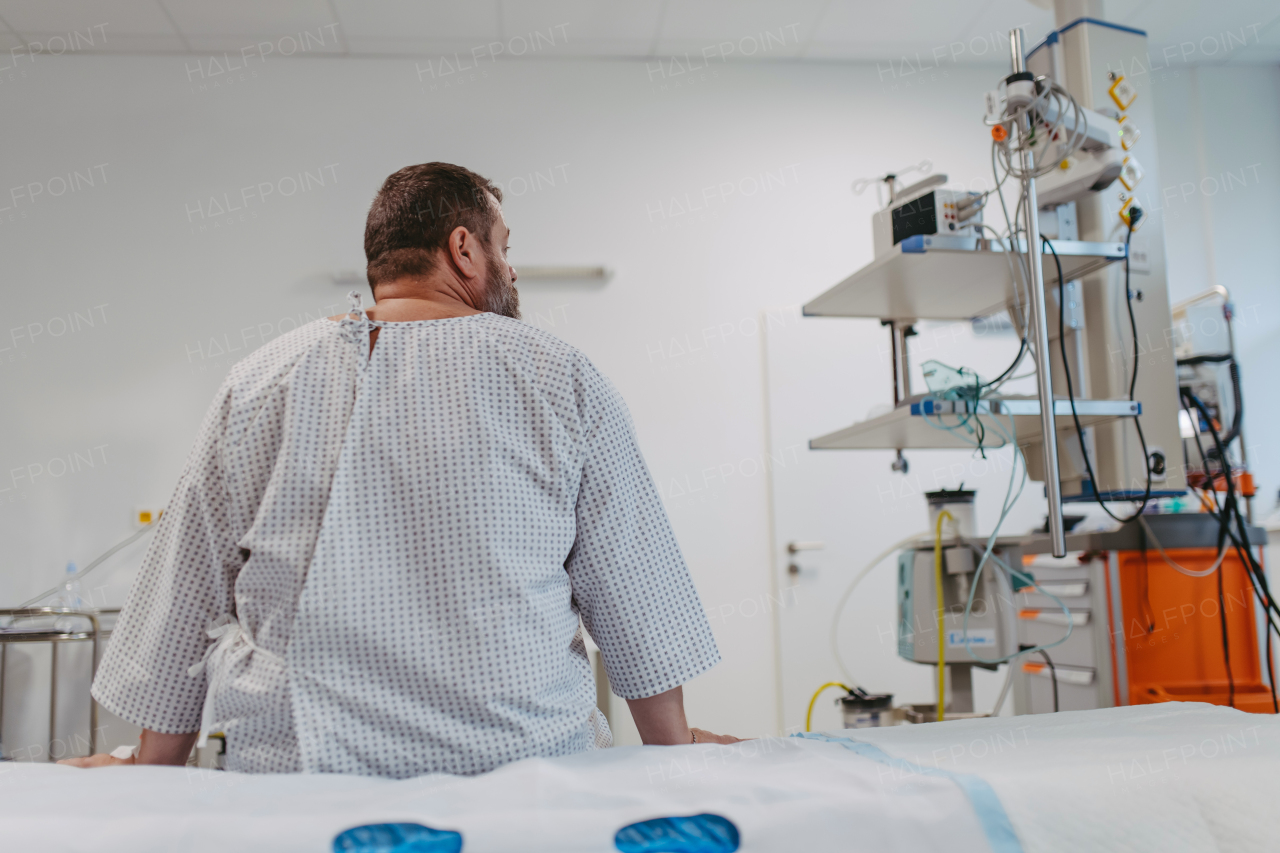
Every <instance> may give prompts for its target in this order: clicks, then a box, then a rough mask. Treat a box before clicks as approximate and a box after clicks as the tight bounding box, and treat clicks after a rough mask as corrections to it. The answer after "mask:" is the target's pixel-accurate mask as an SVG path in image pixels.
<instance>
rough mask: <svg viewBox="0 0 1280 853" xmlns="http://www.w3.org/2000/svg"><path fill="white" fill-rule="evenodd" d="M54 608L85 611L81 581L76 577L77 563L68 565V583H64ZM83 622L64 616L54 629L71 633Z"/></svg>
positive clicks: (55, 623)
mask: <svg viewBox="0 0 1280 853" xmlns="http://www.w3.org/2000/svg"><path fill="white" fill-rule="evenodd" d="M53 606H54V607H65V608H67V609H68V610H82V609H84V601H83V599H81V598H80V580H79V578H77V577H76V564H75V563H67V576H66V581H65V582H64V583H63V585H62V591H61V592H60V593H58V598H57V600H55V601H54V604H53ZM81 621H83V620H80V619H75V618H73V617H70V616H64V617H62V618H61V619H58V620H57V621H55V622H54V627H55V628H57V629H58V630H59V631H71V630H73V629H74V628H75V627H76V626H77V624H78V623H79V622H81Z"/></svg>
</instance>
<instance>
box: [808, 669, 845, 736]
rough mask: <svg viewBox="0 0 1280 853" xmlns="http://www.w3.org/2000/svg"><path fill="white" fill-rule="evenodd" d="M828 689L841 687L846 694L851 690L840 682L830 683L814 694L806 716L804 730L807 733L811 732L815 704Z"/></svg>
mask: <svg viewBox="0 0 1280 853" xmlns="http://www.w3.org/2000/svg"><path fill="white" fill-rule="evenodd" d="M828 687H839V688H841V689H843V690H844V691H845V692H846V693H847V692H849V688H848V687H845V685H843V684H841V683H840V682H838V681H828V682H827V683H826V684H824V685H822V686H821V687H819V688H818V689H817V690H816V691H815V692H814V694H813V698H812V699H810V700H809V710H808V712H807V713H806V714H805V715H804V730H805V731H806V732H807V731H809V723H811V722H812V721H813V705H814V703H815V702H817V701H818V697H819V696H821V695H822V691H824V690H826V689H827V688H828Z"/></svg>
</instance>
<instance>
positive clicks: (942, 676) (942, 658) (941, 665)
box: [805, 509, 955, 731]
mask: <svg viewBox="0 0 1280 853" xmlns="http://www.w3.org/2000/svg"><path fill="white" fill-rule="evenodd" d="M944 519H945V520H947V521H955V518H954V517H953V516H952V515H951V513H949V512H947V511H946V510H945V509H944V510H943V511H942V512H940V513H938V529H937V531H936V532H935V533H934V537H933V588H934V591H935V595H936V598H937V604H938V722H942V706H943V704H944V700H945V699H946V689H947V636H946V633H945V629H946V613H947V611H946V603H945V601H944V600H943V596H942V522H943V520H944ZM813 698H815V699H817V698H818V697H817V696H816V695H815V696H814V697H813ZM809 707H810V709H812V708H813V705H812V703H810V705H809ZM805 731H809V728H808V726H806V727H805Z"/></svg>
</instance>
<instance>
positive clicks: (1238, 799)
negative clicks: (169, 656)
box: [0, 703, 1280, 853]
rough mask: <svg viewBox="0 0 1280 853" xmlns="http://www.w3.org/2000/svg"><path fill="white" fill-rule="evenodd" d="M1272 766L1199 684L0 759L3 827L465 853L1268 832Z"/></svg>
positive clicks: (78, 843)
mask: <svg viewBox="0 0 1280 853" xmlns="http://www.w3.org/2000/svg"><path fill="white" fill-rule="evenodd" d="M1278 770H1280V719H1276V718H1274V717H1271V716H1261V715H1252V714H1245V713H1242V712H1239V711H1234V710H1231V709H1227V708H1222V707H1219V706H1211V705H1203V704H1195V703H1165V704H1159V705H1145V706H1128V707H1119V708H1106V709H1100V710H1092V711H1080V712H1068V713H1061V714H1053V715H1047V714H1046V715H1039V716H1022V717H1003V718H988V719H970V720H957V721H954V722H944V723H937V724H929V725H917V726H898V727H892V728H880V729H857V730H852V729H851V730H842V731H833V732H827V733H825V734H815V735H807V734H806V735H798V736H794V737H788V738H765V739H759V740H753V741H747V742H743V743H740V744H735V745H732V746H719V745H714V744H702V745H691V746H684V747H621V748H615V749H605V750H599V751H595V752H591V753H585V754H581V755H576V756H572V757H568V758H558V759H528V760H525V761H520V762H516V763H514V764H511V765H508V766H506V767H503V768H501V769H499V770H496V771H494V772H491V773H488V774H485V775H482V776H476V777H466V778H463V777H452V776H445V775H436V776H426V777H421V778H417V779H412V780H406V781H391V780H384V779H372V778H361V777H349V776H337V775H310V776H308V775H291V776H249V775H242V774H237V773H229V772H220V771H210V770H200V769H188V768H170V767H116V768H106V769H99V770H77V769H73V768H69V767H63V766H58V765H47V764H19V763H13V762H9V763H5V764H0V839H2V843H0V847H3V849H5V850H12V851H19V850H24V851H25V850H40V851H54V850H57V851H93V853H116V851H120V853H124V851H129V853H142V851H172V850H182V851H192V853H195V851H217V853H225V851H228V850H236V851H258V850H263V851H266V850H270V851H274V852H275V853H283V851H328V850H333V849H335V847H334V840H335V838H337V837H338V836H339V835H340V834H342V833H344V832H345V831H348V830H351V829H352V828H354V827H361V826H369V825H380V824H419V825H422V826H425V827H429V828H432V829H436V830H442V831H446V834H449V835H451V836H452V834H453V833H457V834H459V835H460V839H457V836H453V837H454V838H455V839H457V840H460V841H461V849H462V850H464V851H467V853H480V852H481V851H522V852H523V851H541V850H547V851H557V853H569V851H609V850H616V849H626V850H644V849H648V850H651V851H657V850H681V851H690V853H693V851H699V850H706V851H716V850H730V849H734V846H735V845H736V849H740V850H742V851H810V850H822V851H825V850H833V851H835V850H838V851H868V853H871V852H872V851H875V853H880V851H916V850H939V851H942V850H945V851H948V853H966V851H975V853H976V852H977V851H984V853H985V851H996V853H1016V851H1027V853H1039V851H1073V853H1074V851H1083V850H1088V851H1111V850H1115V851H1120V850H1124V851H1161V853H1165V851H1171V850H1178V851H1211V850H1212V851H1264V850H1275V849H1277V844H1278V842H1277V839H1280V809H1277V808H1276V800H1277V797H1278V796H1280V782H1278V781H1277V771H1278ZM693 815H712V816H718V817H719V818H723V819H724V820H723V821H722V823H721V825H722V826H731V829H732V833H731V835H732V838H728V839H727V840H726V836H725V835H724V834H723V833H721V834H720V835H719V836H716V835H715V833H714V832H712V833H709V834H706V835H705V836H704V839H703V840H704V841H705V842H706V843H707V844H711V845H712V846H705V845H704V846H702V847H699V846H697V845H696V844H695V845H693V846H690V844H689V843H688V838H687V836H686V841H685V842H681V843H680V844H677V843H675V842H674V841H672V840H671V839H673V838H674V837H675V835H677V834H678V833H677V832H674V831H673V832H670V833H668V834H667V836H665V837H666V838H667V839H668V842H667V843H666V844H665V846H664V845H662V844H659V845H657V846H651V847H648V848H645V847H643V846H636V844H635V838H636V837H637V836H635V835H634V834H633V835H632V836H631V837H630V840H629V841H628V840H627V839H624V838H623V837H622V836H619V834H618V833H619V830H620V829H621V828H623V827H626V826H629V825H634V824H637V823H640V822H645V821H651V820H653V819H657V818H664V817H687V816H693ZM693 834H695V835H696V834H697V833H696V831H695V832H694V833H693ZM657 835H658V836H662V833H657ZM345 837H346V838H348V839H350V838H351V837H352V836H350V835H348V836H345ZM624 841H625V842H626V843H623V842H624ZM717 843H718V844H719V845H720V846H719V847H717V846H714V845H715V844H717ZM681 844H683V845H684V846H681ZM628 845H630V846H628ZM347 849H358V848H355V847H348V848H347ZM384 849H387V848H384ZM406 849H407V848H406ZM413 849H418V850H429V849H437V848H432V847H429V846H424V847H420V848H413ZM439 849H448V848H444V847H442V848H439ZM453 849H457V847H456V846H455V847H454V848H453Z"/></svg>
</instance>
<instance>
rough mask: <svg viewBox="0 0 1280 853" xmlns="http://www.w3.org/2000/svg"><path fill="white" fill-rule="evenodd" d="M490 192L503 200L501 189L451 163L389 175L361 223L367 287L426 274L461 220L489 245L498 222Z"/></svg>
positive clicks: (462, 224) (425, 164)
mask: <svg viewBox="0 0 1280 853" xmlns="http://www.w3.org/2000/svg"><path fill="white" fill-rule="evenodd" d="M489 196H493V198H494V199H497V201H499V202H501V201H502V189H501V188H500V187H498V186H497V185H496V184H494V183H493V182H492V181H490V180H488V179H487V178H483V177H481V176H480V175H477V174H476V173H475V172H472V171H470V170H469V169H464V168H462V167H461V166H455V165H453V164H452V163H422V164H420V165H417V166H406V167H405V168H403V169H401V170H400V171H398V172H396V173H395V174H393V175H392V176H391V177H389V178H387V180H386V181H385V182H383V184H382V189H380V190H378V195H377V197H376V198H374V200H373V206H372V207H370V208H369V218H368V220H367V221H366V222H365V226H364V255H365V258H366V259H367V260H368V264H369V266H368V273H367V274H368V277H369V286H370V287H376V286H377V285H378V284H380V283H381V282H385V281H394V280H395V279H397V278H403V277H407V276H424V275H427V274H428V273H430V272H431V271H432V269H434V268H435V265H436V251H437V250H438V249H443V248H445V247H446V245H447V244H448V240H449V235H450V234H451V233H452V232H453V230H454V229H455V228H457V227H458V226H459V225H461V226H463V227H464V228H466V229H467V230H468V231H470V232H471V233H472V234H475V235H476V236H477V237H479V238H480V240H481V242H483V243H485V244H486V245H487V244H488V242H489V235H490V233H491V232H492V231H493V226H494V223H495V222H497V221H498V207H497V205H496V204H495V203H494V201H493V200H492V199H490V198H489Z"/></svg>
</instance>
